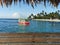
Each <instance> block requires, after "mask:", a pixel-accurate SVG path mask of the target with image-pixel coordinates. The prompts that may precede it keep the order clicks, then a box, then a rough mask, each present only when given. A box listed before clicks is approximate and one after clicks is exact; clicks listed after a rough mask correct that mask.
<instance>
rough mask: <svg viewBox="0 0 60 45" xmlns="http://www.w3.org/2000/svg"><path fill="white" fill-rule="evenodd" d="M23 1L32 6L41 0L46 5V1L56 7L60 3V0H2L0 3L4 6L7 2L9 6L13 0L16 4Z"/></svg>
mask: <svg viewBox="0 0 60 45" xmlns="http://www.w3.org/2000/svg"><path fill="white" fill-rule="evenodd" d="M21 1H23V2H25V3H27V4H31V6H32V7H34V5H37V4H39V3H40V2H44V5H46V3H50V4H52V5H54V6H55V7H57V6H58V5H59V3H60V0H0V5H1V6H3V4H5V5H6V6H7V7H8V5H12V2H14V4H16V3H17V2H19V3H20V2H21Z"/></svg>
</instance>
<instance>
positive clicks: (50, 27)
mask: <svg viewBox="0 0 60 45" xmlns="http://www.w3.org/2000/svg"><path fill="white" fill-rule="evenodd" d="M0 33H60V22H44V21H34V20H31V21H30V24H29V25H27V26H24V25H19V24H18V20H12V19H0Z"/></svg>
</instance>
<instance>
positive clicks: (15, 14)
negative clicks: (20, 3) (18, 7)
mask: <svg viewBox="0 0 60 45" xmlns="http://www.w3.org/2000/svg"><path fill="white" fill-rule="evenodd" d="M12 18H20V13H18V12H15V13H13V14H12Z"/></svg>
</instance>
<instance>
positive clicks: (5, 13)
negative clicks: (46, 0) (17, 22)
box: [0, 2, 60, 18]
mask: <svg viewBox="0 0 60 45" xmlns="http://www.w3.org/2000/svg"><path fill="white" fill-rule="evenodd" d="M46 5H47V6H46V7H45V6H44V4H43V3H42V2H41V3H40V4H38V5H37V6H35V7H34V9H33V8H32V7H31V5H29V6H28V5H27V4H23V3H22V2H21V4H19V3H18V4H17V5H14V4H12V6H9V7H8V8H7V7H6V6H3V8H2V6H0V18H19V17H23V18H26V17H28V16H29V15H30V14H31V13H33V14H37V13H40V12H42V10H44V11H45V12H47V13H50V12H55V11H57V10H60V5H59V6H58V7H57V8H56V7H54V6H52V5H50V4H46Z"/></svg>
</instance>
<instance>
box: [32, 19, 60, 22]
mask: <svg viewBox="0 0 60 45" xmlns="http://www.w3.org/2000/svg"><path fill="white" fill-rule="evenodd" d="M32 20H37V21H48V22H60V20H59V19H32Z"/></svg>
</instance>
